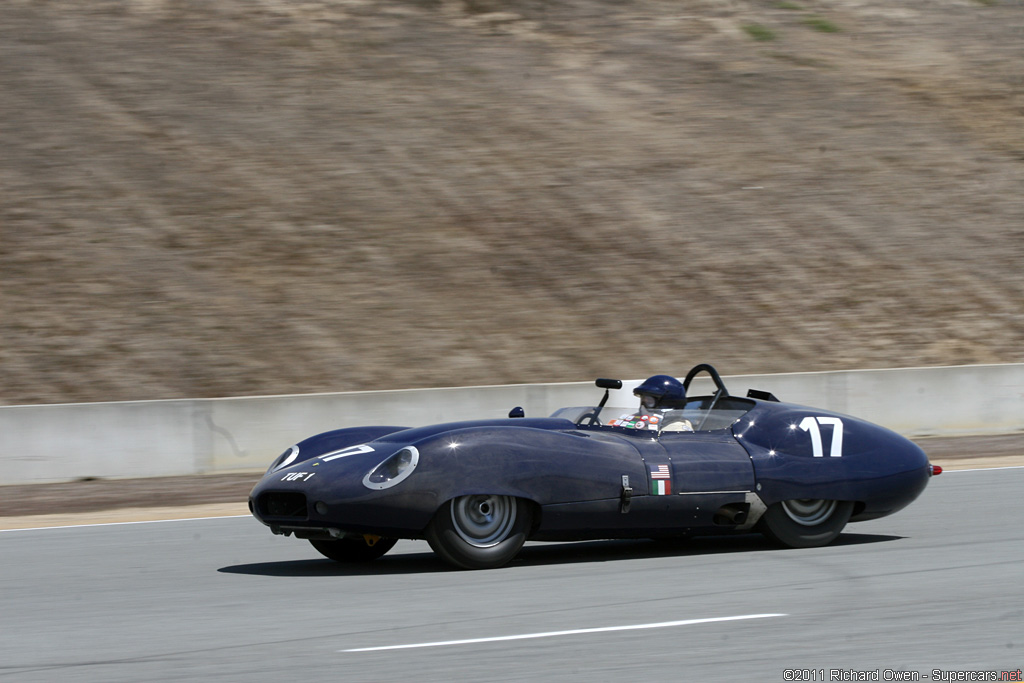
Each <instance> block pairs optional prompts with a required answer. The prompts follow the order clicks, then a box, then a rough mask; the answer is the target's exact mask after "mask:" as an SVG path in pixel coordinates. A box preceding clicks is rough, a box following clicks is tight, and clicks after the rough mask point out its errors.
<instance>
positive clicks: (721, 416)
mask: <svg viewBox="0 0 1024 683" xmlns="http://www.w3.org/2000/svg"><path fill="white" fill-rule="evenodd" d="M754 405H755V404H754V402H753V401H749V400H747V399H742V398H735V397H733V396H723V397H720V398H719V399H718V400H717V401H715V400H714V398H713V397H711V396H701V397H695V398H692V399H689V400H688V401H687V402H686V405H685V406H684V407H683V408H681V409H678V410H663V411H645V412H637V409H636V408H619V407H615V406H605V407H604V408H602V409H601V411H600V413H598V415H597V420H596V421H595V420H593V417H594V414H595V412H596V411H597V410H598V409H597V407H596V406H575V407H572V408H562V409H560V410H557V411H555V412H554V413H553V414H552V415H551V417H558V418H562V419H566V420H570V421H571V422H573V423H574V424H575V425H576V426H577V427H580V428H584V429H613V430H627V431H635V432H652V431H653V432H657V433H666V432H709V431H714V430H716V429H728V428H729V427H731V426H732V425H733V423H735V422H736V421H737V420H739V419H740V418H741V417H742V416H743V415H744V414H745V413H747V412H748V411H749V410H750V409H751V408H753V407H754Z"/></svg>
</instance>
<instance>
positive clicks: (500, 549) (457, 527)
mask: <svg viewBox="0 0 1024 683" xmlns="http://www.w3.org/2000/svg"><path fill="white" fill-rule="evenodd" d="M532 521H533V509H532V508H531V507H530V504H529V503H528V502H526V501H525V500H521V499H519V498H515V497H513V496H496V495H491V494H482V495H471V496H460V497H458V498H455V499H453V500H450V501H448V502H447V503H445V504H444V505H442V506H441V509H440V510H438V511H437V514H435V515H434V518H433V519H432V520H431V521H430V524H429V525H427V532H426V537H427V543H429V544H430V547H431V548H432V549H433V551H434V552H435V553H437V554H438V555H439V556H440V557H441V558H442V559H444V560H445V561H446V562H449V563H451V564H454V565H455V566H457V567H462V568H464V569H494V568H495V567H501V566H502V565H504V564H507V563H508V562H509V561H510V560H511V559H512V558H513V557H515V556H516V554H517V553H518V552H519V550H520V548H522V547H523V543H525V542H526V537H527V535H528V534H529V532H530V526H531V524H532Z"/></svg>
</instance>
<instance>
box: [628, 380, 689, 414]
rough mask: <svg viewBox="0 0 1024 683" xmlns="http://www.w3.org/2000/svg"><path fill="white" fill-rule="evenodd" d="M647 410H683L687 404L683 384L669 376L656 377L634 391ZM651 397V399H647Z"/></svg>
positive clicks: (645, 381)
mask: <svg viewBox="0 0 1024 683" xmlns="http://www.w3.org/2000/svg"><path fill="white" fill-rule="evenodd" d="M633 395H634V396H639V397H640V401H641V402H642V403H643V405H644V407H645V408H663V409H665V408H681V407H683V404H684V403H686V389H684V388H683V383H682V382H680V381H679V380H677V379H676V378H675V377H670V376H669V375H654V376H653V377H648V378H647V379H645V380H644V382H643V384H641V385H640V386H638V387H637V388H635V389H633ZM646 397H650V398H646Z"/></svg>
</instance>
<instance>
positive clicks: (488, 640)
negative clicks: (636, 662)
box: [338, 614, 788, 652]
mask: <svg viewBox="0 0 1024 683" xmlns="http://www.w3.org/2000/svg"><path fill="white" fill-rule="evenodd" d="M785 616H788V615H785V614H742V615H740V616H736V617H710V618H708V619H684V620H682V621H662V622H659V623H656V624H631V625H629V626H602V627H599V628H577V629H573V630H571V631H549V632H547V633H520V634H518V635H514V636H494V637H492V638H468V639H466V640H444V641H437V642H433V643H412V644H409V645H384V646H381V647H357V648H352V649H349V650H338V652H380V651H382V650H410V649H413V648H417V647H444V646H448V645H470V644H473V643H498V642H502V641H508V640H528V639H530V638H555V637H557V636H575V635H579V634H581V633H609V632H611V631H639V630H642V629H649V628H669V627H671V626H691V625H693V624H712V623H715V622H719V621H740V620H743V619H767V618H769V617H785Z"/></svg>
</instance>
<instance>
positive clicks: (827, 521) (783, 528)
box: [758, 498, 853, 548]
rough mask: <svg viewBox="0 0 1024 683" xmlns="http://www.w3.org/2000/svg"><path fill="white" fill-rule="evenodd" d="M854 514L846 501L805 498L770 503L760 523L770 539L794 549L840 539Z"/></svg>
mask: <svg viewBox="0 0 1024 683" xmlns="http://www.w3.org/2000/svg"><path fill="white" fill-rule="evenodd" d="M851 514H853V503H852V502H850V501H845V500H820V499H816V498H801V499H794V500H783V501H780V502H778V503H774V504H773V505H769V506H768V509H767V510H765V513H764V515H762V517H761V519H760V521H759V522H758V526H759V529H760V531H761V532H762V533H763V534H764V535H765V536H767V537H768V538H770V539H772V540H774V541H776V542H778V543H781V544H782V545H785V546H789V547H790V548H814V547H817V546H821V545H827V544H829V543H831V542H832V541H834V540H836V538H837V537H838V536H839V534H840V533H841V532H842V531H843V527H845V526H846V523H847V522H848V521H850V515H851Z"/></svg>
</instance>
